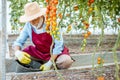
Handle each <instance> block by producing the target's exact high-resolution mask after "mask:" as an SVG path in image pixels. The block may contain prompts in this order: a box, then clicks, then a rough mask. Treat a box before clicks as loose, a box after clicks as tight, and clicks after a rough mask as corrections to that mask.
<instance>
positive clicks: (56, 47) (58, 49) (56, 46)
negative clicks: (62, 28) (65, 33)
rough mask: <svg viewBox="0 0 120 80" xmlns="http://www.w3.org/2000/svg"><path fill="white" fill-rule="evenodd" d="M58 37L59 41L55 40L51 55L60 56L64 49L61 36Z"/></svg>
mask: <svg viewBox="0 0 120 80" xmlns="http://www.w3.org/2000/svg"><path fill="white" fill-rule="evenodd" d="M59 37H60V40H57V39H55V44H54V48H53V54H56V55H59V54H61V53H62V51H63V48H64V44H63V37H62V34H60V35H59Z"/></svg>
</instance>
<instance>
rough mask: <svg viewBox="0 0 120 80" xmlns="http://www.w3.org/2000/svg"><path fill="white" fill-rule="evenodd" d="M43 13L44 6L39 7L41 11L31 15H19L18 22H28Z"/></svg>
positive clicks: (44, 12) (44, 11) (44, 10)
mask: <svg viewBox="0 0 120 80" xmlns="http://www.w3.org/2000/svg"><path fill="white" fill-rule="evenodd" d="M45 14H46V8H41V12H39V13H37V14H35V15H33V16H26V15H23V16H21V17H20V22H21V23H24V22H29V21H32V20H34V19H36V18H38V17H40V16H42V15H43V16H45Z"/></svg>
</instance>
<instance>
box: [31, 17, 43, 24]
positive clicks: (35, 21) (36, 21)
mask: <svg viewBox="0 0 120 80" xmlns="http://www.w3.org/2000/svg"><path fill="white" fill-rule="evenodd" d="M40 18H43V17H42V16H41V17H38V18H36V19H34V20H32V21H30V23H31V24H32V25H34V26H37V25H38V23H39V20H41V19H40Z"/></svg>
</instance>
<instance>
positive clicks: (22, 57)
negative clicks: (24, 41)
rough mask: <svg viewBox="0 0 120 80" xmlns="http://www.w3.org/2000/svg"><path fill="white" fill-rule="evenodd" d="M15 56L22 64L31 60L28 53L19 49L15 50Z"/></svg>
mask: <svg viewBox="0 0 120 80" xmlns="http://www.w3.org/2000/svg"><path fill="white" fill-rule="evenodd" d="M15 57H16V58H17V59H18V61H19V62H20V63H22V64H29V63H30V62H31V59H30V55H29V54H28V53H26V52H23V51H20V50H17V51H16V52H15Z"/></svg>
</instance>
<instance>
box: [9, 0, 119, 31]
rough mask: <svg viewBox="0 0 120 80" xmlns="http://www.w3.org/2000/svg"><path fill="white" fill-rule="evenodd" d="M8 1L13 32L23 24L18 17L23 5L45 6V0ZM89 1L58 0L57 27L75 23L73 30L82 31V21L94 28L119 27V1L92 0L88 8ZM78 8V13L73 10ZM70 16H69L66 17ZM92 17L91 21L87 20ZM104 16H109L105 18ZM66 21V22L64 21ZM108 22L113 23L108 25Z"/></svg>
mask: <svg viewBox="0 0 120 80" xmlns="http://www.w3.org/2000/svg"><path fill="white" fill-rule="evenodd" d="M8 1H10V6H9V7H10V9H11V12H10V15H11V18H10V22H11V26H12V29H13V30H17V29H18V27H22V26H23V25H24V24H21V23H20V22H19V17H20V16H21V15H22V14H23V9H24V5H25V4H26V3H27V2H30V1H32V2H33V1H37V2H38V3H39V4H40V2H42V3H43V4H44V6H46V3H45V0H8ZM88 1H89V0H59V5H58V10H57V13H62V15H63V18H62V20H58V21H59V26H61V27H67V26H68V25H70V24H72V23H76V25H74V28H76V29H83V27H84V26H83V25H82V21H83V20H84V21H87V22H89V24H92V25H94V26H93V28H94V27H99V28H105V27H107V26H111V27H112V28H116V27H118V26H119V25H120V23H118V21H117V19H118V18H120V11H119V10H120V5H119V4H120V0H94V3H93V4H92V5H91V6H88ZM76 5H77V6H78V7H79V9H78V11H75V10H74V6H76ZM90 7H92V8H93V11H92V12H91V13H90V14H88V10H89V8H90ZM66 14H70V16H69V17H68V16H66ZM91 16H92V20H91V21H89V18H90V17H91ZM106 16H109V18H108V17H106ZM66 20H67V21H66ZM109 20H111V21H112V22H113V24H112V25H109Z"/></svg>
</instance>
